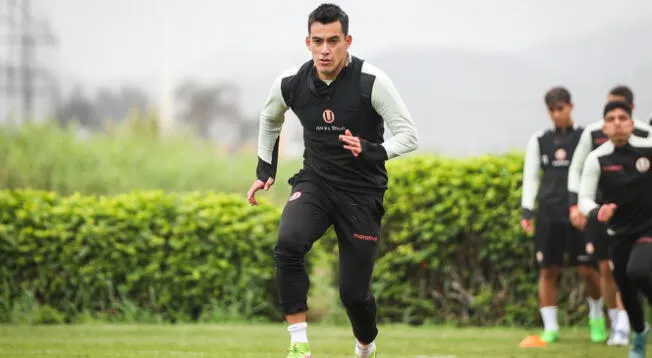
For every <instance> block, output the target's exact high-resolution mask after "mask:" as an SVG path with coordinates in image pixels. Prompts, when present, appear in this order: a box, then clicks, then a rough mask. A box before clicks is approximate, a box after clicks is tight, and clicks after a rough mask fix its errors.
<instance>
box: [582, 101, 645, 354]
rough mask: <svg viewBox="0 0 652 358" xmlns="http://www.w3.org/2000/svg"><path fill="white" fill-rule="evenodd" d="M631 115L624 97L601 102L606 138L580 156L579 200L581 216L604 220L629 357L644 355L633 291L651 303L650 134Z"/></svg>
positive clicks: (641, 323)
mask: <svg viewBox="0 0 652 358" xmlns="http://www.w3.org/2000/svg"><path fill="white" fill-rule="evenodd" d="M631 115H632V109H631V107H630V106H629V104H628V103H627V102H609V103H607V105H606V106H605V108H604V132H605V133H606V134H607V135H608V136H609V139H610V140H609V141H608V142H607V143H605V144H604V145H602V146H600V147H598V148H597V149H595V150H594V151H592V152H591V153H590V154H589V155H588V157H587V158H586V161H585V163H584V167H583V170H582V177H581V181H580V191H579V205H580V210H581V211H582V213H583V214H584V215H586V216H588V217H589V218H595V219H597V220H599V221H600V222H604V223H607V228H608V233H609V236H610V238H611V240H612V241H613V243H612V246H611V260H612V262H613V265H614V269H613V270H614V272H613V274H614V277H615V279H616V283H617V284H618V288H619V289H620V293H621V297H622V301H623V304H624V306H625V309H626V310H627V314H628V316H629V321H630V322H631V326H632V330H633V331H634V335H633V339H632V347H631V349H630V352H629V357H630V358H644V357H645V347H646V341H647V335H648V332H649V328H648V325H647V324H646V323H645V317H644V315H643V309H642V306H641V302H640V300H639V295H638V291H639V290H640V291H642V292H643V293H644V294H645V296H647V298H648V301H649V302H652V259H651V258H652V170H651V169H650V162H651V161H652V136H649V135H648V136H647V137H645V138H642V137H640V136H635V135H633V131H634V121H633V120H632V117H631ZM598 191H600V192H601V194H602V201H603V203H604V204H602V205H600V204H598V203H597V202H596V197H597V193H598Z"/></svg>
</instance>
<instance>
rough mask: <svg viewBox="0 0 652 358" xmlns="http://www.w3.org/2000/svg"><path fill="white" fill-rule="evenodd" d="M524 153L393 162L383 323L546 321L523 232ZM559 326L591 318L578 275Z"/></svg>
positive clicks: (379, 272)
mask: <svg viewBox="0 0 652 358" xmlns="http://www.w3.org/2000/svg"><path fill="white" fill-rule="evenodd" d="M522 163H523V156H522V155H521V154H520V153H519V154H512V153H510V154H505V155H501V156H483V157H476V158H470V159H455V160H453V159H446V158H441V157H433V156H413V157H410V158H405V159H402V160H397V161H394V162H390V163H388V171H389V172H390V173H391V176H390V184H389V190H388V192H387V195H386V208H387V213H386V216H385V218H384V222H383V225H384V226H383V239H382V240H383V241H382V247H381V254H380V257H379V259H378V261H377V265H376V268H375V282H374V290H375V293H376V295H377V298H378V302H379V305H380V307H379V315H380V317H381V318H382V319H383V320H384V321H400V322H409V323H416V324H418V323H423V322H437V323H450V324H473V325H492V324H516V325H526V326H527V325H533V324H539V323H540V321H539V311H538V294H537V273H536V266H535V261H534V245H533V240H532V238H531V237H526V236H525V235H524V234H523V232H522V230H521V229H520V226H519V219H520V198H521V181H522ZM559 297H560V319H561V322H562V323H575V322H578V321H581V320H584V319H585V317H586V312H587V309H586V304H585V303H586V300H585V299H584V298H583V297H582V292H581V285H580V284H579V282H578V281H577V279H576V278H575V277H574V276H573V275H569V276H566V277H565V279H564V280H563V281H562V286H561V289H560V296H559Z"/></svg>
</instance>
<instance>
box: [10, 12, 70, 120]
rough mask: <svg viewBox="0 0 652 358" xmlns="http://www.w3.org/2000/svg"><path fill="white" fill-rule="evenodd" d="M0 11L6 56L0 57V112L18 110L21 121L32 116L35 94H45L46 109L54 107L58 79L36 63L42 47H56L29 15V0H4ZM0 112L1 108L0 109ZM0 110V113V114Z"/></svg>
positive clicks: (40, 22)
mask: <svg viewBox="0 0 652 358" xmlns="http://www.w3.org/2000/svg"><path fill="white" fill-rule="evenodd" d="M3 4H4V5H5V6H4V9H1V11H0V28H4V29H6V32H7V33H6V35H5V36H3V37H4V41H3V43H0V45H1V46H2V47H3V50H4V51H5V52H6V58H0V73H4V76H2V77H0V79H1V80H2V82H0V93H2V94H3V95H4V96H2V97H3V99H4V102H5V104H4V105H3V104H2V103H0V106H2V107H0V109H4V110H3V111H5V112H6V111H12V114H16V113H18V112H20V114H21V115H20V116H19V118H21V119H22V121H23V122H26V121H29V120H31V118H32V117H33V116H34V108H35V104H36V103H35V102H36V99H37V97H38V96H40V95H41V94H45V95H46V97H47V96H49V101H50V109H51V110H52V109H56V108H57V106H58V92H59V91H58V81H57V78H56V76H55V74H54V73H53V71H52V70H51V69H48V68H40V67H39V66H37V61H36V60H37V59H39V58H41V57H42V56H40V55H41V53H40V52H38V51H37V50H40V49H42V48H45V47H57V45H58V41H57V38H56V36H55V35H54V34H53V32H52V31H51V29H50V27H49V26H48V23H47V22H46V21H45V20H42V19H41V20H39V19H36V18H35V17H34V16H33V14H32V9H31V2H30V0H22V1H21V0H4V2H3ZM0 112H2V111H0ZM2 114H3V113H0V115H2Z"/></svg>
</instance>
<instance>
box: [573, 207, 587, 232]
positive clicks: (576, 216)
mask: <svg viewBox="0 0 652 358" xmlns="http://www.w3.org/2000/svg"><path fill="white" fill-rule="evenodd" d="M569 219H570V222H571V224H573V226H574V227H575V228H576V229H578V230H584V228H585V227H586V216H584V214H582V212H581V211H580V209H579V208H578V207H577V205H573V206H571V208H570V215H569Z"/></svg>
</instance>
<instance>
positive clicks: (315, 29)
mask: <svg viewBox="0 0 652 358" xmlns="http://www.w3.org/2000/svg"><path fill="white" fill-rule="evenodd" d="M351 40H352V38H351V35H344V32H342V24H341V23H340V22H339V21H335V22H332V23H330V24H322V23H321V22H314V23H313V24H312V25H311V26H310V34H309V35H308V36H306V46H308V49H310V51H311V52H312V60H313V62H314V63H315V67H316V68H317V72H318V73H319V75H320V77H321V78H322V79H334V78H335V77H336V76H337V74H338V73H339V71H340V70H341V69H342V68H343V67H344V66H345V65H346V61H347V50H348V49H349V46H351Z"/></svg>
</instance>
